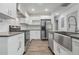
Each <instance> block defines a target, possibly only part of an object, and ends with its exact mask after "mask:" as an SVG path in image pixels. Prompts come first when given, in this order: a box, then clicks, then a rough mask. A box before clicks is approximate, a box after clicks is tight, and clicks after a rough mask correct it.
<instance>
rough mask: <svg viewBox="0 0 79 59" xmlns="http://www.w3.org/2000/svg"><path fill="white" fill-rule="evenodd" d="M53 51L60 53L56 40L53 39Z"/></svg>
mask: <svg viewBox="0 0 79 59" xmlns="http://www.w3.org/2000/svg"><path fill="white" fill-rule="evenodd" d="M54 53H55V54H56V55H59V53H60V49H59V45H58V43H57V42H56V41H54Z"/></svg>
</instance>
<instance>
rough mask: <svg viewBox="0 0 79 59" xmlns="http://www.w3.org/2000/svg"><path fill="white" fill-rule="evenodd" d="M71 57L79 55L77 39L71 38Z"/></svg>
mask: <svg viewBox="0 0 79 59" xmlns="http://www.w3.org/2000/svg"><path fill="white" fill-rule="evenodd" d="M72 51H73V55H79V39H75V38H72Z"/></svg>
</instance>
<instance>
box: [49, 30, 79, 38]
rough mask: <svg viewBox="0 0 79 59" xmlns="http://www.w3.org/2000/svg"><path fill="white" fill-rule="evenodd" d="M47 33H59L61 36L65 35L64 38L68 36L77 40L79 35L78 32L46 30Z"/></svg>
mask: <svg viewBox="0 0 79 59" xmlns="http://www.w3.org/2000/svg"><path fill="white" fill-rule="evenodd" d="M48 32H50V33H52V34H53V33H59V34H62V35H66V36H70V37H72V38H76V39H79V33H78V32H65V31H52V30H48Z"/></svg>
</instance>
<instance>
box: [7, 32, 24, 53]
mask: <svg viewBox="0 0 79 59" xmlns="http://www.w3.org/2000/svg"><path fill="white" fill-rule="evenodd" d="M23 52H24V33H22V34H18V35H15V36H12V37H10V38H9V39H8V54H10V55H21V54H23Z"/></svg>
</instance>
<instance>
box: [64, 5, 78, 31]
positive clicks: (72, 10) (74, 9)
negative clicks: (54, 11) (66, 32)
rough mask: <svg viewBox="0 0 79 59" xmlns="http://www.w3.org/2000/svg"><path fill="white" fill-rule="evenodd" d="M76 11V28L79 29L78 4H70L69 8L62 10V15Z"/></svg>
mask: <svg viewBox="0 0 79 59" xmlns="http://www.w3.org/2000/svg"><path fill="white" fill-rule="evenodd" d="M75 11H78V12H77V25H78V26H77V28H78V30H79V4H75V5H74V6H72V7H71V8H69V9H67V10H65V12H63V15H65V16H67V15H68V14H70V13H72V12H75Z"/></svg>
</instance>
